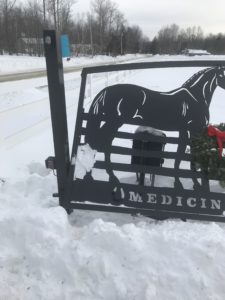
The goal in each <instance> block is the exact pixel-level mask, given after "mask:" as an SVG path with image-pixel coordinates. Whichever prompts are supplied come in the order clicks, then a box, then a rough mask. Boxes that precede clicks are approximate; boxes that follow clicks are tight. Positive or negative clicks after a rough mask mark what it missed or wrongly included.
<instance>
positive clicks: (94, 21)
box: [0, 0, 225, 55]
mask: <svg viewBox="0 0 225 300" xmlns="http://www.w3.org/2000/svg"><path fill="white" fill-rule="evenodd" d="M81 1H82V0H81ZM73 10H75V11H76V0H27V1H26V2H23V3H22V4H21V2H19V0H0V54H3V53H9V54H19V53H26V54H30V55H43V41H42V35H43V29H47V28H49V29H54V28H55V29H57V30H58V31H59V32H60V33H62V34H68V35H69V39H70V43H71V46H72V49H73V52H74V53H75V54H77V55H78V54H79V53H87V54H91V55H94V54H107V55H118V54H125V53H153V54H156V53H159V54H165V53H167V54H177V53H180V52H181V51H182V50H183V49H185V48H194V49H196V48H201V49H205V50H208V51H209V52H211V53H215V54H224V53H225V35H224V34H222V33H219V34H217V35H212V34H210V35H208V36H204V34H203V31H202V29H201V28H200V27H195V26H194V27H191V28H187V29H181V28H179V26H178V25H176V24H172V25H170V26H166V27H163V28H162V29H161V30H160V31H159V32H158V34H157V35H156V36H155V37H154V38H153V39H152V40H150V39H149V38H148V37H146V36H145V35H144V34H143V32H142V30H141V28H140V27H139V26H138V25H129V24H128V22H127V20H126V18H125V16H124V15H123V13H122V12H120V11H119V9H118V7H117V6H116V4H115V3H114V2H113V0H92V2H91V7H90V10H89V11H88V12H87V13H85V14H75V13H74V12H73Z"/></svg>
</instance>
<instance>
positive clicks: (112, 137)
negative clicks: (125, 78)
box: [44, 30, 225, 222]
mask: <svg viewBox="0 0 225 300" xmlns="http://www.w3.org/2000/svg"><path fill="white" fill-rule="evenodd" d="M44 45H45V55H46V63H47V75H48V85H49V96H50V106H51V117H52V127H53V138H54V146H55V158H53V159H52V160H51V162H52V168H53V169H56V171H57V180H58V193H57V194H56V195H55V196H57V197H59V200H60V204H61V205H62V206H63V207H64V208H65V209H66V210H67V211H70V210H71V209H87V210H101V211H109V212H121V213H131V214H137V213H140V214H143V215H146V216H149V217H153V218H158V219H163V218H168V217H171V218H182V219H196V220H211V221H221V222H224V221H225V194H224V191H223V189H222V188H220V189H218V186H217V185H216V184H215V181H212V180H210V179H208V178H206V176H205V175H204V174H203V172H202V171H201V170H197V169H195V168H194V167H193V164H192V157H191V152H190V140H191V138H192V137H194V136H195V135H196V134H197V133H198V132H200V130H201V129H202V128H203V127H204V126H206V125H207V124H208V123H209V122H210V115H209V111H210V104H211V101H213V94H214V91H215V90H216V88H217V87H220V88H223V89H224V88H225V81H224V78H225V73H224V70H225V68H224V66H225V62H224V61H211V60H201V61H199V60H195V61H164V62H147V63H132V64H118V65H107V66H97V67H88V68H84V69H83V70H82V74H81V87H80V96H79V102H78V110H77V118H76V125H75V132H74V140H73V146H72V153H71V155H69V143H68V131H67V118H66V104H65V92H64V81H63V67H62V59H61V55H60V47H59V43H58V37H57V34H56V33H55V32H54V31H51V30H47V31H45V32H44ZM168 68H186V69H189V70H190V68H195V71H193V73H191V75H190V76H189V77H187V78H186V80H185V81H184V82H181V83H180V85H179V87H177V88H175V89H174V90H172V91H156V90H152V89H150V88H147V87H143V86H141V85H136V84H133V83H132V84H131V83H120V84H113V85H109V86H106V87H99V88H98V89H97V91H96V92H95V96H93V97H92V98H91V99H90V97H89V98H87V97H85V95H86V94H87V88H86V86H87V80H89V78H90V75H92V76H96V74H97V75H98V74H102V73H107V74H113V73H114V74H117V73H115V72H121V71H129V70H159V69H164V70H166V69H168ZM196 68H198V70H197V69H196ZM200 68H201V69H200ZM199 69H200V71H199ZM191 70H192V69H191ZM196 70H197V71H196ZM189 73H190V71H189ZM152 74H154V72H152ZM116 76H117V75H116ZM152 76H154V75H152ZM149 80H151V78H149ZM224 98H225V94H224ZM222 100H223V99H221V101H222ZM49 162H50V160H48V161H47V164H48V163H49Z"/></svg>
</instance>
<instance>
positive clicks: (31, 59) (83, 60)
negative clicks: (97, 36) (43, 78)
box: [0, 54, 145, 75]
mask: <svg viewBox="0 0 225 300" xmlns="http://www.w3.org/2000/svg"><path fill="white" fill-rule="evenodd" d="M142 57H145V55H141V54H127V55H123V56H117V57H111V56H106V55H96V56H94V57H91V56H85V57H72V58H71V59H70V60H69V61H67V60H66V59H65V58H64V59H63V65H64V68H67V67H74V66H81V67H82V66H83V65H89V64H90V65H91V64H96V63H103V62H105V63H115V62H120V61H125V60H130V59H138V58H142ZM45 68H46V63H45V58H44V57H35V56H25V55H23V56H21V55H18V56H17V55H0V74H2V75H3V74H10V73H18V72H26V71H36V70H43V69H45Z"/></svg>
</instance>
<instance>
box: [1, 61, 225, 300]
mask: <svg viewBox="0 0 225 300" xmlns="http://www.w3.org/2000/svg"><path fill="white" fill-rule="evenodd" d="M210 58H212V59H225V57H221V56H220V57H211V56H210V57H209V56H207V59H210ZM20 59H21V61H23V62H21V64H20V65H19V60H20ZM170 59H174V57H171V56H163V57H160V56H155V57H152V58H148V61H152V60H154V61H156V60H170ZM175 59H178V57H175ZM180 59H187V58H186V57H180ZM194 59H196V58H194ZM201 59H204V57H201ZM4 60H5V61H7V64H6V65H5V66H4V65H3V64H2V61H4ZM26 60H27V63H26ZM38 60H39V59H37V61H38ZM40 60H41V59H40ZM40 60H39V62H37V63H36V62H35V61H36V58H27V57H26V58H24V57H22V58H20V57H16V58H15V57H6V56H0V73H10V72H14V71H21V72H22V71H24V70H25V71H26V70H31V69H38V68H43V67H44V61H43V63H42V65H41V64H40ZM100 60H101V59H100ZM29 61H30V62H29ZM15 62H16V63H18V65H17V66H15V64H16V63H15ZM93 62H94V63H96V60H93ZM82 63H83V64H87V63H88V61H87V60H85V59H83V62H82ZM193 71H194V69H192V68H189V69H188V70H187V69H186V70H185V69H183V68H179V69H174V70H163V72H162V70H155V71H154V72H155V73H154V76H147V73H146V72H147V71H134V72H127V73H122V74H119V75H118V74H115V75H113V74H112V75H111V76H109V77H108V76H107V77H104V76H103V77H101V76H96V77H93V78H92V84H90V82H89V87H88V90H87V94H86V101H87V103H89V102H90V101H91V99H92V98H93V96H94V95H95V94H96V92H97V90H98V89H99V88H100V86H102V85H103V86H104V85H105V84H106V83H107V84H111V83H114V82H117V81H118V80H119V81H126V82H131V83H132V82H133V83H136V84H142V85H143V86H146V87H148V88H151V89H154V90H165V91H166V90H170V89H173V88H175V87H177V86H180V85H181V84H182V82H184V81H185V80H186V79H187V78H189V76H190V75H191V74H193ZM149 78H151V80H149ZM159 78H160V80H159ZM168 78H169V79H168ZM79 85H80V74H79V73H70V74H66V75H65V87H66V101H67V113H68V127H69V136H70V146H71V141H72V135H73V130H74V126H75V118H76V109H77V104H78V94H79ZM223 100H225V91H224V90H222V89H220V88H218V89H217V90H216V92H215V94H214V98H213V103H212V105H211V107H210V112H211V121H212V123H219V122H222V121H223V122H224V111H225V101H224V103H223V102H222V101H223ZM49 113H50V112H49V102H48V90H47V80H46V78H35V79H29V80H21V81H15V82H4V83H0V126H1V127H0V128H1V130H0V178H1V181H0V237H1V243H0V300H4V299H9V300H15V299H19V300H21V299H23V300H28V299H29V300H36V299H37V300H39V299H43V300H53V299H54V300H64V299H65V300H89V299H90V300H99V299H102V300H125V299H126V300H127V299H133V300H193V299H197V300H209V299H210V300H223V299H224V298H225V296H224V295H225V285H224V280H225V272H224V270H225V226H224V224H217V223H208V222H197V221H195V222H193V221H192V222H191V221H187V222H182V221H180V220H166V221H160V222H159V221H154V220H151V219H148V218H144V217H141V216H139V217H133V216H129V215H122V214H110V213H100V212H87V211H74V212H73V213H72V214H71V215H70V216H67V214H66V212H65V211H64V209H63V208H61V207H60V206H59V205H58V200H57V199H56V198H52V193H54V192H56V191H57V187H56V178H55V176H54V175H53V174H52V173H51V172H49V171H48V170H46V169H45V167H44V160H45V158H46V157H47V156H49V155H54V151H53V141H52V131H51V121H50V117H49Z"/></svg>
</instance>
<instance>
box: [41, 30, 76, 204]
mask: <svg viewBox="0 0 225 300" xmlns="http://www.w3.org/2000/svg"><path fill="white" fill-rule="evenodd" d="M44 50H45V58H46V66H47V78H48V90H49V100H50V108H51V120H52V130H53V141H54V149H55V161H56V166H55V168H56V170H57V183H58V195H57V196H58V197H59V203H60V205H61V206H63V207H65V198H64V196H65V184H66V180H67V176H68V172H69V164H70V158H69V141H68V129H67V115H66V102H65V90H64V78H63V64H62V56H61V49H60V39H59V34H58V33H57V32H56V31H55V30H44Z"/></svg>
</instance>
